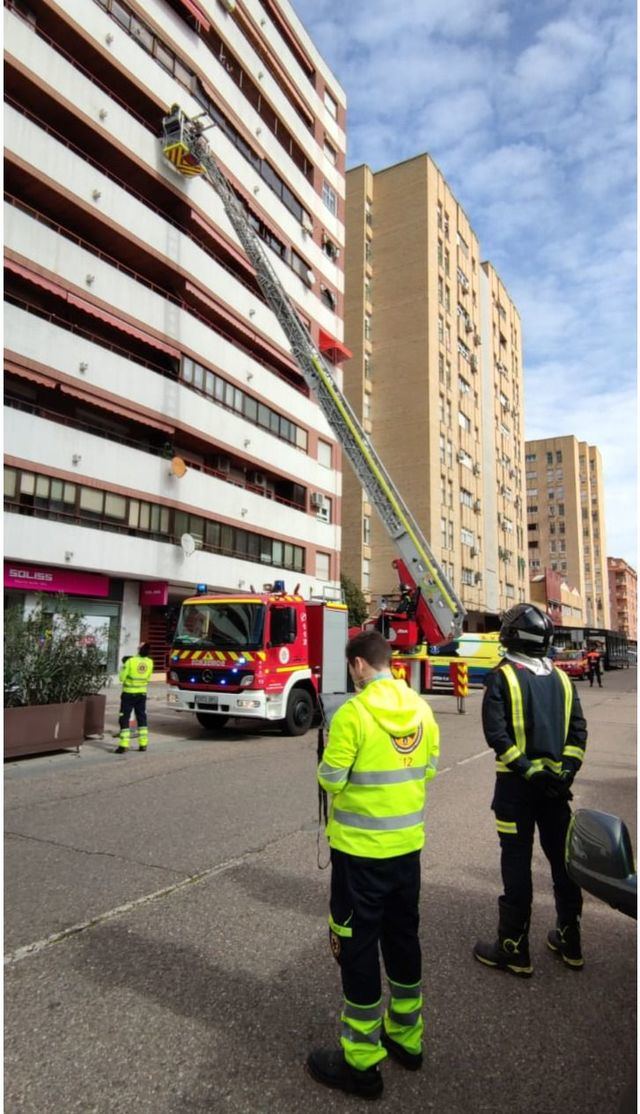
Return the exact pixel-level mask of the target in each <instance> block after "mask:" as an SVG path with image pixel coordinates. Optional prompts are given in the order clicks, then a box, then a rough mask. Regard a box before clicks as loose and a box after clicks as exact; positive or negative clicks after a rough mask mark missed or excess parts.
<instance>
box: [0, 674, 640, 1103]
mask: <svg viewBox="0 0 640 1114" xmlns="http://www.w3.org/2000/svg"><path fill="white" fill-rule="evenodd" d="M635 688H636V673H635V670H629V671H626V672H622V673H615V674H607V675H605V687H604V688H603V689H602V690H599V689H597V688H596V689H593V690H592V689H589V688H588V687H585V686H581V687H580V690H579V691H580V693H581V696H582V698H583V703H584V707H585V712H586V715H587V718H588V722H589V726H590V733H591V737H590V744H589V750H588V755H587V761H586V763H585V766H584V768H583V771H582V774H581V776H580V778H579V780H578V782H577V783H576V800H575V804H576V806H578V807H580V806H591V807H598V808H602V809H604V810H605V811H609V812H614V813H617V814H618V815H621V816H623V817H624V818H625V819H626V821H627V823H628V824H629V827H630V829H631V832H632V836H633V841H634V846H635V845H636V815H635V806H636V738H637V736H636V726H635V705H636V693H635ZM431 703H432V706H433V708H434V711H435V713H436V716H437V717H438V719H439V722H440V725H441V731H442V758H441V764H440V774H439V776H438V778H437V779H436V780H435V782H433V783H432V787H431V789H430V795H429V801H428V806H427V830H428V843H427V848H426V850H425V853H424V856H423V894H422V941H423V951H424V962H425V1013H426V1025H427V1029H426V1055H425V1065H424V1069H423V1071H422V1072H421V1073H415V1074H414V1073H407V1072H403V1070H402V1069H401V1068H400V1067H398V1066H396V1065H395V1064H389V1063H387V1064H385V1065H384V1067H383V1071H384V1076H385V1094H384V1097H383V1098H382V1100H381V1101H380V1103H379V1104H378V1107H377V1108H378V1109H380V1110H385V1109H388V1110H391V1109H392V1108H393V1109H394V1110H404V1111H407V1112H414V1111H416V1112H417V1111H434V1112H435V1114H469V1112H473V1114H484V1112H487V1114H556V1112H557V1111H563V1112H564V1114H574V1112H575V1114H591V1112H594V1114H595V1112H598V1114H609V1112H611V1114H617V1112H618V1111H619V1110H620V1109H621V1102H622V1099H623V1095H624V1092H625V1089H626V1088H627V1087H628V1085H629V1084H630V1082H631V1080H632V1079H635V1074H636V1067H635V1054H636V1032H635V1011H636V931H635V929H636V926H635V922H633V921H631V920H629V919H628V918H625V917H623V916H622V915H620V914H619V913H616V912H614V911H613V910H611V909H609V908H607V907H605V906H603V905H601V904H599V903H598V902H596V901H595V899H593V898H590V897H586V900H585V910H584V917H583V936H584V949H585V956H586V966H585V969H584V971H582V972H580V973H575V972H571V971H567V970H565V969H564V968H563V967H562V966H561V964H559V963H558V961H557V959H555V958H554V956H553V955H551V953H549V952H548V950H547V949H546V947H545V943H544V941H545V936H546V931H547V929H548V928H549V927H551V926H552V924H553V903H552V894H551V883H550V879H549V876H548V870H547V868H546V861H545V860H544V858H543V856H542V854H541V852H540V851H539V849H537V850H536V854H535V878H534V884H535V889H536V898H535V907H534V914H533V920H532V952H533V961H534V964H535V976H534V978H533V979H531V980H528V981H525V980H522V981H520V980H517V979H514V978H512V977H510V976H508V975H504V974H502V973H496V972H493V971H489V970H487V969H486V968H484V967H481V966H480V965H479V964H477V963H475V962H474V961H473V959H472V957H471V947H472V945H473V943H474V941H475V939H476V937H477V935H478V934H482V935H488V936H492V935H493V932H494V929H495V918H496V899H497V896H498V893H499V872H498V848H497V839H496V835H495V827H494V823H493V817H492V814H491V813H490V811H489V802H490V798H491V790H492V783H493V776H492V761H491V757H490V754H489V751H488V750H487V749H486V748H485V745H484V743H483V740H482V735H481V731H480V720H479V707H480V694H479V693H477V692H474V693H472V694H471V696H470V697H469V700H468V704H467V709H468V710H467V714H466V715H464V716H459V715H457V714H456V712H455V708H454V702H453V699H452V698H450V697H446V696H437V697H434V698H433V700H432V701H431ZM109 705H110V707H109V716H110V720H109V723H110V726H111V727H115V694H114V697H113V698H111V699H110V702H109ZM150 711H151V716H150V723H151V740H150V748H149V753H148V754H146V755H141V754H138V753H137V752H135V751H132V752H131V753H130V754H128V755H126V756H124V757H116V756H114V755H113V754H112V753H110V751H111V749H112V747H113V743H112V741H111V739H107V738H105V739H104V740H94V741H92V742H90V743H87V744H85V746H84V747H83V749H82V751H81V753H80V755H79V756H77V755H75V754H74V753H61V754H56V755H52V756H43V757H42V758H35V759H22V760H20V761H17V762H12V763H5V826H6V838H5V951H6V955H7V958H6V963H5V1025H6V1038H5V1065H4V1078H5V1111H6V1112H7V1114H14V1112H18V1111H20V1112H28V1114H30V1112H33V1114H36V1112H37V1114H49V1112H51V1114H54V1112H55V1114H67V1112H71V1111H82V1112H83V1114H89V1112H95V1114H103V1112H104V1114H106V1112H117V1114H119V1112H123V1114H124V1112H129V1111H135V1112H136V1114H138V1112H140V1114H143V1112H153V1114H165V1112H183V1111H184V1112H192V1111H193V1112H195V1111H213V1112H216V1114H301V1112H303V1111H304V1112H305V1114H306V1112H307V1111H308V1112H311V1114H313V1112H314V1111H318V1112H320V1111H322V1112H324V1114H326V1112H331V1111H342V1110H347V1109H349V1108H351V1109H353V1108H354V1107H356V1108H357V1107H358V1106H359V1105H361V1101H360V1100H356V1099H349V1098H348V1097H347V1096H343V1095H341V1094H337V1093H334V1092H328V1091H326V1090H325V1089H324V1088H321V1087H319V1086H318V1085H317V1084H315V1083H313V1082H312V1081H311V1080H310V1078H309V1077H308V1076H307V1075H306V1073H305V1072H304V1070H303V1064H304V1060H305V1058H306V1054H307V1052H308V1050H309V1049H310V1048H312V1047H314V1046H317V1045H333V1044H335V1043H336V1040H337V1032H338V1020H337V1017H338V1010H339V1005H340V988H339V977H338V970H337V968H336V966H335V963H334V961H333V960H332V958H331V955H330V951H329V947H328V939H327V927H326V914H327V892H328V881H329V879H328V873H327V872H326V871H325V872H323V871H321V870H319V869H318V865H317V863H318V857H320V859H321V861H322V862H323V863H324V862H326V859H327V855H326V844H325V841H324V839H320V840H318V832H317V819H316V817H317V797H316V787H315V775H314V771H315V748H316V741H315V732H312V733H310V734H309V735H308V736H306V737H304V738H302V739H284V738H282V737H281V736H279V735H278V734H276V732H275V731H272V732H271V734H269V735H267V736H260V735H259V734H257V733H256V732H250V733H246V732H243V730H242V729H241V728H239V727H237V726H235V727H234V726H232V727H230V728H229V729H228V730H227V731H225V733H224V735H222V736H221V737H219V738H215V739H212V738H208V737H207V736H206V735H205V733H204V732H203V731H202V730H201V729H200V728H199V727H198V725H197V724H196V723H195V722H194V721H193V720H192V719H191V718H189V719H186V718H185V717H184V716H183V715H180V714H179V713H176V712H174V711H172V710H171V709H168V708H167V706H166V703H165V693H164V688H163V686H155V687H154V693H153V695H152V697H151V698H150ZM627 1109H628V1110H631V1109H635V1106H631V1105H629V1106H628V1107H627Z"/></svg>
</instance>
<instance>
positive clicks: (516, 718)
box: [482, 661, 587, 778]
mask: <svg viewBox="0 0 640 1114" xmlns="http://www.w3.org/2000/svg"><path fill="white" fill-rule="evenodd" d="M482 726H483V728H484V735H485V738H486V740H487V742H488V744H489V746H490V747H492V748H493V750H494V751H495V752H496V771H497V773H499V774H504V773H515V774H520V775H521V776H522V777H525V778H530V777H531V776H532V775H533V774H534V773H535V772H536V770H540V769H546V770H551V771H552V772H553V773H556V774H560V773H562V772H563V771H566V772H568V773H570V774H572V775H575V774H576V773H577V771H578V770H579V769H580V766H581V765H582V761H583V759H584V754H585V748H586V745H587V724H586V721H585V718H584V716H583V714H582V707H581V705H580V699H579V697H578V694H577V692H576V688H575V685H574V684H573V682H572V681H571V680H570V679H569V677H567V674H566V673H563V671H562V670H561V669H558V668H557V667H556V666H553V667H552V668H551V670H550V671H549V672H547V673H543V674H536V673H532V672H531V670H529V669H527V668H526V666H524V665H520V664H517V663H513V662H508V661H502V662H501V663H500V665H498V666H496V668H495V669H494V670H492V672H491V673H490V674H489V675H488V677H487V680H486V682H485V694H484V699H483V702H482Z"/></svg>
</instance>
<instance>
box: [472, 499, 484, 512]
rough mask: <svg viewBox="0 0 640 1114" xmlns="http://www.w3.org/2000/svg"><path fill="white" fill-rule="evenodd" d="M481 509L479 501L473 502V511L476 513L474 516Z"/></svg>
mask: <svg viewBox="0 0 640 1114" xmlns="http://www.w3.org/2000/svg"><path fill="white" fill-rule="evenodd" d="M481 508H482V503H481V502H480V500H479V499H476V500H475V501H474V504H473V509H474V511H475V512H476V514H480V510H481Z"/></svg>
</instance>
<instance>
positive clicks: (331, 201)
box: [322, 181, 338, 217]
mask: <svg viewBox="0 0 640 1114" xmlns="http://www.w3.org/2000/svg"><path fill="white" fill-rule="evenodd" d="M322 200H323V201H324V203H325V205H326V206H327V209H328V210H329V212H330V213H333V215H334V217H335V216H336V215H337V213H338V195H337V193H336V191H335V190H334V188H333V186H330V185H329V183H328V182H327V181H323V183H322Z"/></svg>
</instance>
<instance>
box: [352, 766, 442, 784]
mask: <svg viewBox="0 0 640 1114" xmlns="http://www.w3.org/2000/svg"><path fill="white" fill-rule="evenodd" d="M426 772H427V767H426V766H409V767H407V769H406V770H365V771H359V772H357V773H356V772H354V771H352V772H351V774H350V775H349V781H350V782H351V784H352V785H394V784H395V783H396V782H399V781H424V776H425V774H426Z"/></svg>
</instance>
